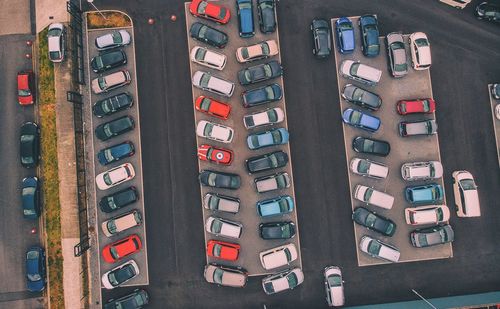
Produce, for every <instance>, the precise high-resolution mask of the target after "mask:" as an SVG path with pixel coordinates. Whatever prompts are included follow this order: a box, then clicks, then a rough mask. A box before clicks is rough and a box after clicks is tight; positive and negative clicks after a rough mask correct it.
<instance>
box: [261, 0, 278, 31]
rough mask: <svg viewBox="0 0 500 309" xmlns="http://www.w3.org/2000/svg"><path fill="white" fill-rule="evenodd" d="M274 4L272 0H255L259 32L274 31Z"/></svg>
mask: <svg viewBox="0 0 500 309" xmlns="http://www.w3.org/2000/svg"><path fill="white" fill-rule="evenodd" d="M275 9H276V4H275V2H274V0H257V13H258V15H259V26H260V32H262V33H272V32H274V31H276V18H275V17H276V14H275V12H274V11H275Z"/></svg>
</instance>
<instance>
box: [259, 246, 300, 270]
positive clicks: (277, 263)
mask: <svg viewBox="0 0 500 309" xmlns="http://www.w3.org/2000/svg"><path fill="white" fill-rule="evenodd" d="M297 257H298V254H297V248H296V247H295V245H294V244H286V245H283V246H279V247H275V248H271V249H269V250H266V251H262V252H261V253H259V258H260V263H261V264H262V267H264V269H266V270H270V269H274V268H278V267H281V266H285V265H290V263H292V262H293V261H295V260H296V259H297Z"/></svg>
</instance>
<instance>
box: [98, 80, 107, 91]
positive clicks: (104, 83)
mask: <svg viewBox="0 0 500 309" xmlns="http://www.w3.org/2000/svg"><path fill="white" fill-rule="evenodd" d="M97 82H98V83H99V88H101V89H106V80H105V79H104V78H103V77H100V78H98V79H97Z"/></svg>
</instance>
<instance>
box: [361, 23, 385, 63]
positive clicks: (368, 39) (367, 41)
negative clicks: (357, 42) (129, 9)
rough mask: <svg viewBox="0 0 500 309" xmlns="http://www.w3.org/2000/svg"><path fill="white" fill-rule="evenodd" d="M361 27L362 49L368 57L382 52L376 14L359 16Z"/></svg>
mask: <svg viewBox="0 0 500 309" xmlns="http://www.w3.org/2000/svg"><path fill="white" fill-rule="evenodd" d="M359 29H360V31H361V42H362V43H363V44H362V46H361V49H362V50H363V55H365V56H366V57H375V56H378V54H379V53H380V43H379V41H378V37H379V31H378V22H377V17H376V16H375V15H363V16H361V17H360V18H359Z"/></svg>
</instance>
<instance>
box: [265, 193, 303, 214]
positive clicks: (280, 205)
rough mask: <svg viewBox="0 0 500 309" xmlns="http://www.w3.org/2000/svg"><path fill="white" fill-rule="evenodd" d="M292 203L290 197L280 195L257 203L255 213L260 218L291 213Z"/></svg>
mask: <svg viewBox="0 0 500 309" xmlns="http://www.w3.org/2000/svg"><path fill="white" fill-rule="evenodd" d="M293 207H294V202H293V199H292V197H291V196H289V195H282V196H278V197H275V198H271V199H267V200H262V201H258V202H257V213H258V214H259V216H261V217H270V216H279V215H284V214H288V213H291V212H292V211H293Z"/></svg>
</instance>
